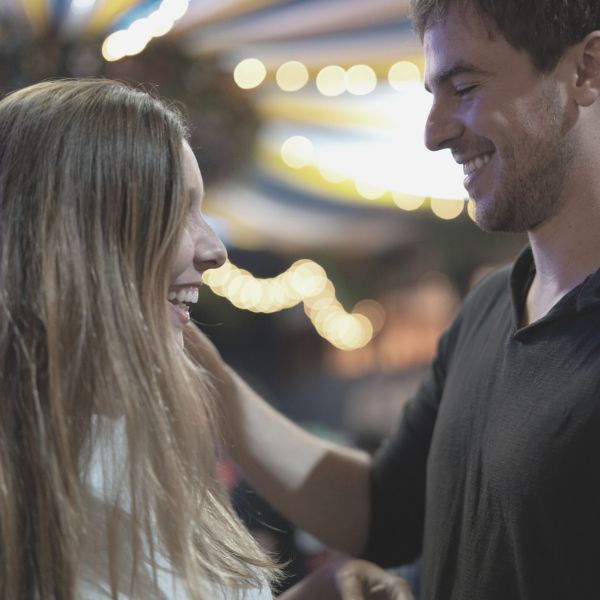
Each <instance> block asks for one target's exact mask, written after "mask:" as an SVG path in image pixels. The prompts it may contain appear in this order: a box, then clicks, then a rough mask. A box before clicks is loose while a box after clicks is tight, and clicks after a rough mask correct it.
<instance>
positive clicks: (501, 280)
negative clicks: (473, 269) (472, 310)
mask: <svg viewBox="0 0 600 600" xmlns="http://www.w3.org/2000/svg"><path fill="white" fill-rule="evenodd" d="M512 271H513V264H506V265H502V266H500V267H496V268H493V269H489V270H486V271H485V272H484V273H481V274H480V275H479V276H478V277H476V280H475V282H474V283H473V285H472V286H471V289H470V290H469V293H468V294H467V296H466V298H465V304H469V303H470V302H472V301H473V299H475V300H478V301H480V300H482V299H483V298H486V297H488V298H498V296H499V295H501V296H504V295H509V294H510V280H511V274H512Z"/></svg>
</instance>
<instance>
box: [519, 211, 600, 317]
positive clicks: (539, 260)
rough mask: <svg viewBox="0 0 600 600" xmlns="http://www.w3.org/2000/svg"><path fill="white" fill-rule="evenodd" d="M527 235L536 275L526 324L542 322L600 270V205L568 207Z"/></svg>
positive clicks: (527, 307)
mask: <svg viewBox="0 0 600 600" xmlns="http://www.w3.org/2000/svg"><path fill="white" fill-rule="evenodd" d="M528 235H529V243H530V245H531V249H532V252H533V258H534V261H535V268H536V275H535V278H534V280H533V283H532V285H531V287H530V289H529V292H528V294H527V303H526V313H525V315H524V321H525V324H529V323H533V322H534V321H537V320H538V319H541V318H542V317H543V316H544V315H546V314H547V313H548V312H549V311H550V309H551V308H552V307H553V306H554V305H555V304H556V303H557V302H558V301H559V300H560V299H561V298H562V297H563V296H564V295H565V294H566V293H568V292H569V291H571V290H572V289H573V288H575V287H576V286H578V285H579V284H580V283H581V282H582V281H583V280H584V279H585V278H586V277H587V276H588V275H589V274H590V273H593V272H595V271H596V270H598V269H599V268H600V205H599V206H596V205H594V206H593V207H590V206H589V205H587V206H586V205H580V206H579V207H572V206H571V207H570V210H568V207H567V208H565V210H563V211H561V214H559V215H557V216H555V217H554V218H552V219H549V220H548V222H546V223H543V224H542V225H541V226H540V227H538V228H536V229H535V230H534V231H531V232H529V234H528Z"/></svg>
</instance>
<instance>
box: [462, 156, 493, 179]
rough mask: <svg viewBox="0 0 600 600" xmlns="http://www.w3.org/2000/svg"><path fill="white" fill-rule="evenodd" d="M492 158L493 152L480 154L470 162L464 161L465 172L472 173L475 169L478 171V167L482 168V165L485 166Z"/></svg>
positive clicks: (466, 173)
mask: <svg viewBox="0 0 600 600" xmlns="http://www.w3.org/2000/svg"><path fill="white" fill-rule="evenodd" d="M491 159H492V155H491V154H482V155H481V156H478V157H477V158H474V159H473V160H470V161H469V162H466V163H464V164H463V171H464V174H465V175H471V173H474V172H475V171H477V169H481V167H483V165H487V164H488V163H489V162H490V160H491Z"/></svg>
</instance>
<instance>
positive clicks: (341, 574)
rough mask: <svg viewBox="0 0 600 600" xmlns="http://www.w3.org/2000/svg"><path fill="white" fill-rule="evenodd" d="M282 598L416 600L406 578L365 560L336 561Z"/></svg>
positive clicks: (313, 574) (307, 578) (303, 581)
mask: <svg viewBox="0 0 600 600" xmlns="http://www.w3.org/2000/svg"><path fill="white" fill-rule="evenodd" d="M279 600H414V599H413V595H412V592H411V591H410V587H409V585H408V583H406V581H404V579H401V578H400V577H396V576H395V575H392V574H391V573H388V572H387V571H384V570H383V569H380V568H379V567H378V566H376V565H374V564H373V563H370V562H367V561H364V560H348V561H341V562H335V563H332V564H330V565H327V566H326V567H324V568H323V569H319V570H318V571H316V572H314V573H312V574H311V575H309V576H308V577H306V578H305V579H303V580H302V581H301V582H300V583H298V584H297V585H295V586H294V587H293V588H290V589H289V590H288V591H287V592H285V593H284V594H282V595H281V596H279Z"/></svg>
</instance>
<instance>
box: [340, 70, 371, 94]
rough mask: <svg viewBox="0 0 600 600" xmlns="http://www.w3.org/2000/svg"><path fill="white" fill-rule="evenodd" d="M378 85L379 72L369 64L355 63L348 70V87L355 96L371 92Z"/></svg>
mask: <svg viewBox="0 0 600 600" xmlns="http://www.w3.org/2000/svg"><path fill="white" fill-rule="evenodd" d="M376 87H377V74H376V73H375V71H374V70H373V69H372V68H371V67H369V66H368V65H354V66H353V67H350V68H349V69H348V71H347V72H346V89H347V90H348V91H349V92H350V93H351V94H354V95H355V96H364V95H366V94H370V93H371V92H372V91H374V90H375V88H376Z"/></svg>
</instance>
